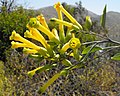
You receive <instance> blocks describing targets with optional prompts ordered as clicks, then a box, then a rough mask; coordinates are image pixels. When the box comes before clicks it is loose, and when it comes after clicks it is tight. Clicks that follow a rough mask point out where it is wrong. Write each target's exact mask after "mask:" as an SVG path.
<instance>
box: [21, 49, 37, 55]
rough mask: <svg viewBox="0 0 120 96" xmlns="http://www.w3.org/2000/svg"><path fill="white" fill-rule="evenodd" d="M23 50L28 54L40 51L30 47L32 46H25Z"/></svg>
mask: <svg viewBox="0 0 120 96" xmlns="http://www.w3.org/2000/svg"><path fill="white" fill-rule="evenodd" d="M23 52H24V53H27V54H32V53H34V54H35V53H38V51H37V50H34V49H30V48H24V49H23Z"/></svg>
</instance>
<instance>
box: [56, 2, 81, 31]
mask: <svg viewBox="0 0 120 96" xmlns="http://www.w3.org/2000/svg"><path fill="white" fill-rule="evenodd" d="M55 6H57V7H55V8H60V10H61V11H62V12H63V13H64V14H65V15H66V16H67V17H68V18H69V19H70V21H71V22H72V23H73V24H75V25H77V26H78V27H79V28H80V29H82V26H81V25H80V24H79V23H78V22H77V21H76V20H75V19H74V18H73V17H72V16H71V15H70V14H69V13H68V12H67V11H66V10H65V9H64V8H63V6H62V5H61V4H60V3H59V2H58V3H57V4H55Z"/></svg>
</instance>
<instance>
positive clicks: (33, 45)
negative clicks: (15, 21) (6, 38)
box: [10, 31, 40, 50]
mask: <svg viewBox="0 0 120 96" xmlns="http://www.w3.org/2000/svg"><path fill="white" fill-rule="evenodd" d="M10 40H15V41H20V42H23V43H24V44H26V45H27V46H28V47H29V48H33V49H35V50H40V47H39V46H37V45H35V44H34V43H32V42H30V41H28V40H27V39H25V38H23V37H21V36H20V35H19V34H18V33H16V32H15V31H13V32H12V35H11V36H10Z"/></svg>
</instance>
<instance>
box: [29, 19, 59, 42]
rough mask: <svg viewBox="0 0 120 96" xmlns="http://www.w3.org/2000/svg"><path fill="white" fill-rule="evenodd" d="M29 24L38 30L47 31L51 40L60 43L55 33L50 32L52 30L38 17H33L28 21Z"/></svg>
mask: <svg viewBox="0 0 120 96" xmlns="http://www.w3.org/2000/svg"><path fill="white" fill-rule="evenodd" d="M28 26H30V27H34V28H37V29H38V30H40V31H42V32H43V33H45V34H46V35H47V36H48V37H49V39H50V40H52V41H54V42H56V43H59V40H58V39H57V38H56V37H55V35H54V34H53V33H52V32H50V30H48V29H47V28H46V27H44V26H42V25H41V24H40V23H39V21H38V20H37V19H36V18H31V19H30V21H29V23H28Z"/></svg>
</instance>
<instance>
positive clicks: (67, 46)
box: [60, 42, 70, 54]
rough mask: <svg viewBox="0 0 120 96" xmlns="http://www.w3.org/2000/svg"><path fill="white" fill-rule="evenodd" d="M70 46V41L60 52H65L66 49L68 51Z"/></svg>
mask: <svg viewBox="0 0 120 96" xmlns="http://www.w3.org/2000/svg"><path fill="white" fill-rule="evenodd" d="M69 48H70V46H69V42H67V43H65V44H64V45H63V47H62V49H61V50H60V53H61V54H63V53H65V51H67V49H69Z"/></svg>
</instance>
